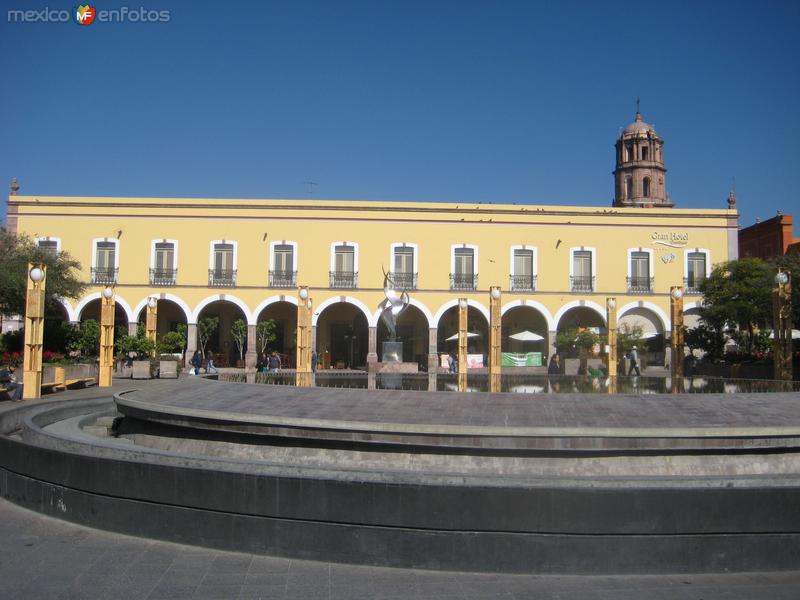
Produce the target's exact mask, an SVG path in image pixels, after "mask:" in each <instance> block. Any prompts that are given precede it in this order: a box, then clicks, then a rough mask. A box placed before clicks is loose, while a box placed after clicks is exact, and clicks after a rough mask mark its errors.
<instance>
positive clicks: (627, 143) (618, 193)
mask: <svg viewBox="0 0 800 600" xmlns="http://www.w3.org/2000/svg"><path fill="white" fill-rule="evenodd" d="M636 109H637V110H636V118H635V119H634V121H633V123H631V124H630V125H628V126H627V127H626V128H625V129H624V130H623V131H622V135H620V137H619V139H618V140H617V143H616V149H617V166H616V168H615V169H614V184H615V192H614V206H631V207H636V208H655V207H667V208H671V207H672V200H671V199H670V197H669V196H668V195H667V169H666V167H665V166H664V140H663V139H662V138H660V137H659V136H658V134H657V133H656V130H655V129H653V126H652V125H650V124H648V123H645V122H644V121H642V115H641V113H640V112H639V110H638V109H639V101H638V100H637V101H636Z"/></svg>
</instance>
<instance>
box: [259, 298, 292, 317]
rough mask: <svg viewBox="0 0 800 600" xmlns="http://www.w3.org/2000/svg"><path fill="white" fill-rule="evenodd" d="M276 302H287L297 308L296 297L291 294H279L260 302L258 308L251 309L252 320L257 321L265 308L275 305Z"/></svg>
mask: <svg viewBox="0 0 800 600" xmlns="http://www.w3.org/2000/svg"><path fill="white" fill-rule="evenodd" d="M276 302H288V303H289V304H294V305H295V306H297V296H296V295H293V294H280V295H278V296H270V297H269V298H266V299H264V300H262V301H261V302H260V303H259V304H258V306H256V307H255V309H253V320H255V321H257V320H258V315H260V314H261V313H262V312H263V310H264V309H265V308H267V307H268V306H269V305H270V304H275V303H276Z"/></svg>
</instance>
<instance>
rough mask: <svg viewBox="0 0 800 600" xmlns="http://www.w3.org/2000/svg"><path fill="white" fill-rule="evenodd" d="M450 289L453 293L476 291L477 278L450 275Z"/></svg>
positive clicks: (468, 275)
mask: <svg viewBox="0 0 800 600" xmlns="http://www.w3.org/2000/svg"><path fill="white" fill-rule="evenodd" d="M450 289H451V290H454V291H461V290H476V289H478V276H477V275H472V274H464V273H450Z"/></svg>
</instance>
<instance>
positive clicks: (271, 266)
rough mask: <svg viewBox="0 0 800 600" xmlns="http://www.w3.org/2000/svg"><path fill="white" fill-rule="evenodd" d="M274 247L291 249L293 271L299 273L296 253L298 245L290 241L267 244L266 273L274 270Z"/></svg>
mask: <svg viewBox="0 0 800 600" xmlns="http://www.w3.org/2000/svg"><path fill="white" fill-rule="evenodd" d="M275 246H291V247H292V265H293V267H294V268H293V269H292V270H293V271H298V272H299V271H300V268H299V267H300V262H299V260H298V257H299V254H298V252H297V250H298V248H299V245H298V243H297V242H293V241H291V240H275V241H274V242H270V243H269V264H268V265H267V270H268V271H274V270H275Z"/></svg>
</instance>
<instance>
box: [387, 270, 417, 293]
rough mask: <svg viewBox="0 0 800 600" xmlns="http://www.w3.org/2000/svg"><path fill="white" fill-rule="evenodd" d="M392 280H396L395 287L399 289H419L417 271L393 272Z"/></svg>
mask: <svg viewBox="0 0 800 600" xmlns="http://www.w3.org/2000/svg"><path fill="white" fill-rule="evenodd" d="M392 280H393V281H394V285H395V287H396V288H397V289H399V290H415V289H417V274H416V273H392Z"/></svg>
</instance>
